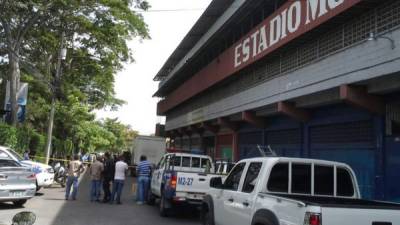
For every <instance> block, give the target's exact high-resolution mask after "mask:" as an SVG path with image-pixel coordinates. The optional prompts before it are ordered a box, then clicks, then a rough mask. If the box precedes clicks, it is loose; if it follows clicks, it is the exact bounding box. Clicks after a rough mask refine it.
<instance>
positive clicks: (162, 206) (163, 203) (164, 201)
mask: <svg viewBox="0 0 400 225" xmlns="http://www.w3.org/2000/svg"><path fill="white" fill-rule="evenodd" d="M167 201H168V200H167V199H165V197H164V195H161V200H160V216H162V217H167V216H168V215H169V210H170V209H168V208H166V204H167Z"/></svg>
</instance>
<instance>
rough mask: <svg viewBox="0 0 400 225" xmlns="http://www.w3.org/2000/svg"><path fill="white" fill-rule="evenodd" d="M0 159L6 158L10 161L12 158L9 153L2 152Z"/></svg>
mask: <svg viewBox="0 0 400 225" xmlns="http://www.w3.org/2000/svg"><path fill="white" fill-rule="evenodd" d="M0 158H6V159H9V158H10V157H9V156H8V155H7V153H5V152H3V151H0Z"/></svg>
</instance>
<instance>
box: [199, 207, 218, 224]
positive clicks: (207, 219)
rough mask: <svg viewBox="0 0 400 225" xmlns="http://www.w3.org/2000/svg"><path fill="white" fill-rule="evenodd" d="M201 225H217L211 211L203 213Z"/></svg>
mask: <svg viewBox="0 0 400 225" xmlns="http://www.w3.org/2000/svg"><path fill="white" fill-rule="evenodd" d="M201 224H202V225H215V223H214V214H213V212H212V211H211V210H209V209H207V210H205V211H203V212H202V218H201Z"/></svg>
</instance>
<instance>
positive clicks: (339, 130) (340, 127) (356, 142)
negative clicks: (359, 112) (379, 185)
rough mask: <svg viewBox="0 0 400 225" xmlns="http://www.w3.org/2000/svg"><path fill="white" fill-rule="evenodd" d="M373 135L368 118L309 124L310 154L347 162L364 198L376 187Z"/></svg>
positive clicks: (371, 123)
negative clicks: (310, 125) (312, 125)
mask: <svg viewBox="0 0 400 225" xmlns="http://www.w3.org/2000/svg"><path fill="white" fill-rule="evenodd" d="M374 140H375V138H374V126H373V122H372V121H371V120H367V121H355V122H347V123H338V124H329V125H320V126H314V127H311V128H310V150H311V151H310V154H311V157H312V158H317V159H325V160H333V161H339V162H344V163H347V164H349V165H350V166H351V167H352V168H353V170H354V171H355V173H356V175H357V178H358V183H359V185H360V191H361V194H362V196H363V197H364V198H367V199H372V198H373V197H374V189H375V151H374V150H375V141H374Z"/></svg>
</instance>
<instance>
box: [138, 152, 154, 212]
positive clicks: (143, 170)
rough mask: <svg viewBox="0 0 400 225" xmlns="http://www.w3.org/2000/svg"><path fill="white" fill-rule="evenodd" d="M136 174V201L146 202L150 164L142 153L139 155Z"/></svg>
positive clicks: (139, 202)
mask: <svg viewBox="0 0 400 225" xmlns="http://www.w3.org/2000/svg"><path fill="white" fill-rule="evenodd" d="M136 174H138V196H137V199H136V203H137V204H139V205H141V204H143V203H145V202H147V197H148V193H149V187H150V176H151V164H150V162H149V161H147V157H146V156H144V155H142V156H140V162H139V165H138V166H137V172H136Z"/></svg>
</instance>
